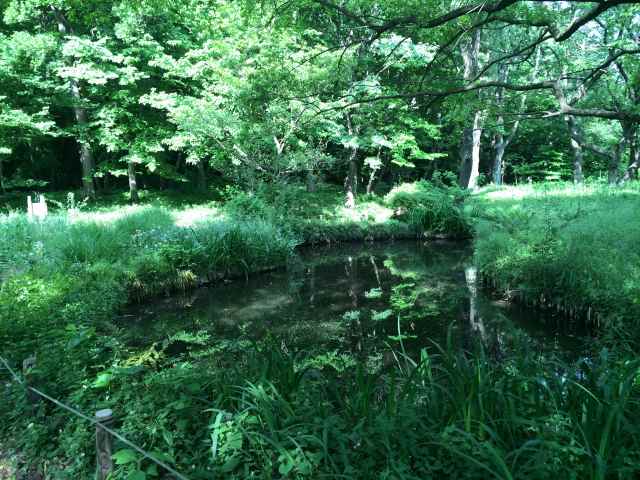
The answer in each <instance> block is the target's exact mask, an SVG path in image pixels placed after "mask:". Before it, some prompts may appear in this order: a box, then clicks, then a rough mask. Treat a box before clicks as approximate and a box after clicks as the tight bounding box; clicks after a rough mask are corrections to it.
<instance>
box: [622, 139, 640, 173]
mask: <svg viewBox="0 0 640 480" xmlns="http://www.w3.org/2000/svg"><path fill="white" fill-rule="evenodd" d="M638 168H640V148H639V145H638V138H637V137H636V135H635V134H634V135H633V136H632V138H631V143H630V144H629V166H628V167H627V169H626V170H625V172H624V177H622V181H623V182H627V181H629V180H637V179H638Z"/></svg>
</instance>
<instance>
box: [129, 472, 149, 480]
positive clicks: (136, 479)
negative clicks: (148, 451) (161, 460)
mask: <svg viewBox="0 0 640 480" xmlns="http://www.w3.org/2000/svg"><path fill="white" fill-rule="evenodd" d="M146 478H147V474H146V473H144V472H143V471H140V470H134V471H133V472H131V473H130V474H129V476H128V477H127V480H146Z"/></svg>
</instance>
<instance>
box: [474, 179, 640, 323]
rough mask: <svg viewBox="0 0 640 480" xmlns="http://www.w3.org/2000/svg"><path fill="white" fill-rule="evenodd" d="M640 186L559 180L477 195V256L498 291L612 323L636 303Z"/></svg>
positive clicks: (634, 312)
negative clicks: (575, 183) (560, 183)
mask: <svg viewBox="0 0 640 480" xmlns="http://www.w3.org/2000/svg"><path fill="white" fill-rule="evenodd" d="M639 200H640V189H639V188H638V186H637V185H628V186H626V187H625V188H624V189H612V188H608V187H598V186H587V187H574V186H562V187H553V186H548V187H546V188H543V187H540V186H539V187H537V188H536V189H535V190H534V189H532V188H531V187H524V188H523V189H514V188H511V189H507V190H503V191H495V192H489V193H485V194H481V195H480V196H479V197H478V198H476V199H474V203H473V205H472V206H470V207H469V208H471V209H473V210H474V212H475V215H476V224H475V230H476V238H475V256H476V261H477V263H478V266H479V268H480V270H481V272H482V273H483V274H484V275H485V278H487V279H489V280H490V281H491V282H492V283H493V284H494V285H495V286H496V287H498V288H499V289H501V290H503V291H506V292H510V293H511V294H513V295H515V296H518V297H519V298H521V299H523V300H525V301H528V302H530V303H534V304H536V305H538V306H542V307H546V308H554V309H557V310H561V311H562V312H564V313H565V314H568V315H569V316H575V317H580V318H584V319H587V318H588V319H591V320H592V321H593V320H595V319H598V320H599V321H603V322H606V323H607V327H608V328H614V327H615V325H616V323H618V322H619V321H623V322H626V323H627V324H628V325H631V324H635V323H636V319H637V317H638V313H639V312H640V310H639V308H638V307H639V304H640V302H639V301H640V250H638V248H637V245H638V244H639V243H638V242H640V221H639V220H638V209H637V205H638V201H639Z"/></svg>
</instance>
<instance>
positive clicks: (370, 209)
mask: <svg viewBox="0 0 640 480" xmlns="http://www.w3.org/2000/svg"><path fill="white" fill-rule="evenodd" d="M336 214H337V217H338V218H339V219H341V220H347V221H354V222H363V221H365V222H373V223H385V222H387V221H389V220H391V217H393V210H392V209H391V208H388V207H384V206H382V205H380V204H378V203H373V202H366V203H361V204H358V205H356V208H347V207H339V208H337V209H336Z"/></svg>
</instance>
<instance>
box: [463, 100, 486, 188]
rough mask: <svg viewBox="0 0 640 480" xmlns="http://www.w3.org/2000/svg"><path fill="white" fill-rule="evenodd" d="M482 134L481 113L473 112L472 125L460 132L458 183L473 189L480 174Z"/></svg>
mask: <svg viewBox="0 0 640 480" xmlns="http://www.w3.org/2000/svg"><path fill="white" fill-rule="evenodd" d="M481 136H482V113H481V112H475V114H474V117H473V127H472V128H465V129H464V131H463V133H462V146H461V149H460V157H461V159H462V166H461V168H460V185H461V186H462V187H465V188H470V189H472V190H473V189H475V188H476V187H477V186H478V176H479V175H480V139H481Z"/></svg>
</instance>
